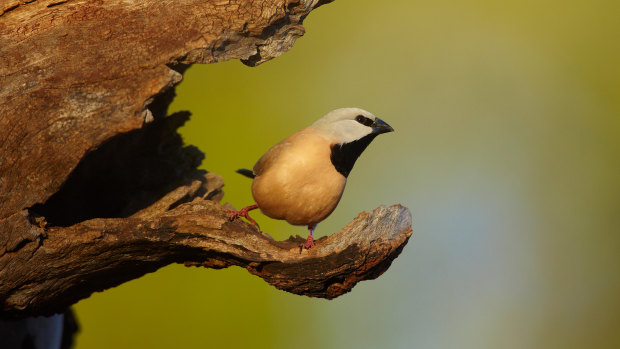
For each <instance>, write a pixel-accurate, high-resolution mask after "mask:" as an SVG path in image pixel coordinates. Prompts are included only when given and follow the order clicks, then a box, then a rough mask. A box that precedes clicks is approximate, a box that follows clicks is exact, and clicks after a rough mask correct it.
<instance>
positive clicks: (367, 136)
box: [226, 108, 394, 252]
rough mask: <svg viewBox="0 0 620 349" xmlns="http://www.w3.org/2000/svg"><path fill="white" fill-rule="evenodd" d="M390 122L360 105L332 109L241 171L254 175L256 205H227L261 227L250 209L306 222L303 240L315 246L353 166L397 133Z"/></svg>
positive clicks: (307, 245)
mask: <svg viewBox="0 0 620 349" xmlns="http://www.w3.org/2000/svg"><path fill="white" fill-rule="evenodd" d="M393 131H394V129H393V128H392V127H391V126H390V125H388V124H387V123H386V122H385V121H383V120H381V119H379V118H377V117H376V116H374V115H373V114H371V113H370V112H368V111H366V110H363V109H360V108H339V109H335V110H332V111H330V112H329V113H327V114H326V115H325V116H323V117H322V118H320V119H319V120H318V121H316V122H315V123H313V124H312V125H310V126H309V127H307V128H304V129H303V130H301V131H298V132H296V133H294V134H292V135H291V136H289V137H287V138H285V139H284V140H282V141H280V142H279V143H277V144H276V145H274V146H272V147H271V148H269V150H267V152H266V153H265V154H264V155H263V156H261V157H260V159H259V160H258V161H257V162H256V164H255V165H254V167H253V169H252V170H247V169H240V170H238V171H237V172H238V173H240V174H243V175H245V176H247V177H250V178H252V179H253V181H252V196H253V198H254V201H255V204H253V205H250V206H247V207H244V208H243V209H241V210H238V211H236V210H227V211H226V212H227V213H228V214H230V217H229V219H230V220H231V221H232V220H235V219H237V218H240V217H244V218H246V219H247V220H248V221H250V222H251V223H252V224H253V225H255V226H256V227H257V228H258V229H259V230H260V227H259V226H258V223H257V222H256V221H255V220H254V219H252V218H251V217H250V216H249V211H251V210H255V209H260V211H261V212H262V213H263V214H264V215H266V216H268V217H270V218H273V219H279V220H285V221H286V222H288V223H289V224H292V225H296V226H307V227H308V237H307V239H306V242H305V243H303V244H302V245H300V252H301V251H302V248H303V249H310V248H311V247H312V246H314V236H313V234H314V231H315V229H316V227H317V224H319V223H320V222H321V221H323V220H324V219H325V218H327V217H328V216H329V215H330V214H331V213H332V212H333V211H334V209H335V208H336V206H338V203H339V202H340V198H341V197H342V194H343V192H344V188H345V185H346V183H347V178H348V177H349V174H350V172H351V170H352V169H353V165H354V164H355V161H356V160H357V159H358V157H359V156H360V155H361V154H362V152H363V151H364V150H365V149H366V147H368V145H369V144H370V143H371V142H372V141H373V140H374V139H375V137H376V136H378V135H380V134H383V133H387V132H393Z"/></svg>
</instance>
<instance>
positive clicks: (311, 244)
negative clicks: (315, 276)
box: [299, 235, 314, 253]
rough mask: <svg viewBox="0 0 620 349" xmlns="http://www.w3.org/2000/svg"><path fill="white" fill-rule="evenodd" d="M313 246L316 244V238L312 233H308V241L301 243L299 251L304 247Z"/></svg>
mask: <svg viewBox="0 0 620 349" xmlns="http://www.w3.org/2000/svg"><path fill="white" fill-rule="evenodd" d="M312 246H314V238H313V237H312V235H308V238H307V239H306V242H304V243H303V244H301V245H299V253H301V251H302V250H303V249H306V250H309V249H310V248H311V247H312Z"/></svg>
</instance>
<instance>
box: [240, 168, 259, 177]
mask: <svg viewBox="0 0 620 349" xmlns="http://www.w3.org/2000/svg"><path fill="white" fill-rule="evenodd" d="M235 172H237V173H238V174H240V175H244V176H246V177H248V178H254V177H256V175H255V174H254V171H252V170H248V169H246V168H240V169H238V170H237V171H235Z"/></svg>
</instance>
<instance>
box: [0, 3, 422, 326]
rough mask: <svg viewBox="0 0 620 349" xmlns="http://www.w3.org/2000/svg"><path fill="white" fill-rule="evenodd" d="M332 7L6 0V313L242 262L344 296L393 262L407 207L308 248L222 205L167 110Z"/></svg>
mask: <svg viewBox="0 0 620 349" xmlns="http://www.w3.org/2000/svg"><path fill="white" fill-rule="evenodd" d="M326 2H329V1H321V0H256V1H249V0H245V1H244V0H177V1H160V0H140V1H138V0H129V1H128V0H122V1H121V0H111V1H86V0H74V1H73V0H48V1H43V0H35V1H30V2H26V1H22V0H2V1H1V2H0V203H1V205H0V311H1V312H2V313H1V315H2V317H4V318H19V317H26V316H36V315H49V314H53V313H57V312H63V311H65V309H66V308H67V306H69V305H70V304H72V303H74V302H76V301H78V300H79V299H82V298H85V297H88V296H89V295H90V294H91V293H92V292H95V291H100V290H104V289H106V288H109V287H112V286H115V285H118V284H120V283H123V282H125V281H128V280H131V279H134V278H137V277H139V276H141V275H143V274H145V273H148V272H152V271H155V270H157V269H158V268H160V267H162V266H164V265H167V264H169V263H185V264H186V265H198V266H205V267H210V268H224V267H227V266H230V265H238V266H242V267H244V268H246V269H247V270H248V271H250V272H251V273H253V274H255V275H258V276H259V277H262V278H263V279H265V280H266V281H267V282H269V283H270V284H272V285H274V286H275V287H277V288H280V289H283V290H286V291H289V292H293V293H297V294H304V295H308V296H315V297H324V298H333V297H337V296H338V295H340V294H343V293H345V292H348V291H349V290H350V289H351V288H352V287H353V286H354V285H355V284H356V283H357V282H358V281H360V280H364V279H372V278H375V277H377V276H379V275H380V274H381V273H382V272H383V271H385V270H386V269H387V268H388V267H389V265H390V263H391V261H392V260H393V259H394V258H396V257H397V256H398V254H399V253H400V251H401V250H402V248H403V247H404V246H405V244H406V242H407V240H408V239H409V237H410V236H411V216H410V214H409V212H408V210H407V209H406V208H404V207H402V206H399V205H396V206H392V207H389V208H385V207H380V208H378V209H376V210H374V211H373V212H371V213H362V214H360V216H359V217H357V218H356V219H355V220H354V221H353V222H351V223H350V224H349V225H347V226H346V227H345V228H343V229H342V230H341V231H340V232H339V233H337V234H334V235H332V236H330V237H328V238H324V239H321V240H319V241H318V243H317V245H316V246H315V248H313V249H311V250H309V251H304V253H303V254H300V253H299V249H298V247H297V246H298V245H297V244H298V242H297V241H295V239H290V240H289V241H282V242H277V241H274V240H273V239H271V238H270V237H269V236H267V235H264V234H262V233H260V232H258V231H256V230H255V229H254V228H253V227H251V226H250V225H248V224H246V223H243V222H240V221H235V222H229V221H228V220H227V216H226V214H225V213H224V210H223V209H222V207H221V206H220V205H219V204H218V203H217V202H218V201H219V199H220V198H221V196H222V191H221V188H222V185H223V182H222V180H221V178H220V177H219V176H217V175H215V174H212V173H207V172H205V171H202V170H198V169H197V166H198V165H199V164H200V162H201V161H202V157H203V155H202V153H201V152H200V151H199V150H198V149H196V148H195V147H192V146H184V145H183V143H182V140H181V138H180V136H179V135H178V134H177V132H176V130H177V128H178V127H179V126H180V125H182V124H183V122H185V121H186V120H187V118H188V117H189V113H187V112H182V113H176V114H173V115H167V108H168V105H169V103H170V102H171V100H172V98H173V97H174V86H175V85H176V84H177V83H179V82H180V80H181V78H182V73H183V71H184V70H185V68H186V67H187V66H188V65H190V64H193V63H215V62H219V61H224V60H228V59H240V60H242V61H243V62H244V63H245V64H247V65H250V66H254V65H257V64H260V63H262V62H264V61H266V60H269V59H272V58H274V57H277V56H278V55H280V54H281V53H283V52H284V51H286V50H288V49H289V48H290V47H291V46H292V45H293V43H294V41H295V39H297V38H298V37H300V36H301V35H303V33H304V29H303V27H302V21H303V19H304V18H305V17H306V16H307V15H308V13H309V12H310V11H311V10H313V9H314V8H316V7H318V6H319V5H321V4H323V3H326Z"/></svg>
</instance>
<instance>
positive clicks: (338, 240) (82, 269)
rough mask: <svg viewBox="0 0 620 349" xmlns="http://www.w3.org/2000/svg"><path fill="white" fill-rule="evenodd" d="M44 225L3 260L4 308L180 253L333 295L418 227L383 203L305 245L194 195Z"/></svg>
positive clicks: (61, 301)
mask: <svg viewBox="0 0 620 349" xmlns="http://www.w3.org/2000/svg"><path fill="white" fill-rule="evenodd" d="M46 233H47V234H46V235H47V236H46V238H45V239H44V240H43V241H42V242H41V244H40V245H33V244H31V245H30V246H29V247H28V253H29V257H28V263H24V261H23V260H19V259H12V260H10V259H9V260H8V264H4V265H2V267H1V268H0V279H2V280H3V282H2V284H0V299H3V301H2V304H1V306H2V310H3V315H4V316H8V317H21V316H26V315H31V314H52V313H55V312H59V311H63V310H64V309H65V308H66V307H67V306H68V305H70V304H72V303H74V302H76V301H78V300H79V299H82V298H85V297H88V296H89V295H90V294H91V293H92V292H95V291H101V290H103V289H105V288H109V287H112V286H116V285H118V284H120V283H122V282H125V281H127V280H131V279H134V278H136V277H138V276H141V275H143V274H145V273H148V272H152V271H155V270H157V269H158V268H160V267H162V266H164V265H167V264H169V263H174V262H177V263H185V264H186V265H188V266H190V265H196V266H204V267H210V268H225V267H228V266H231V265H236V266H240V267H243V268H246V269H247V270H248V271H249V272H251V273H252V274H255V275H257V276H259V277H261V278H263V279H264V280H265V281H267V282H268V283H269V284H271V285H273V286H275V287H277V288H279V289H282V290H285V291H288V292H292V293H295V294H301V295H307V296H313V297H323V298H328V299H331V298H334V297H337V296H339V295H341V294H344V293H346V292H348V291H350V290H351V288H352V287H353V286H355V284H357V283H358V282H359V281H361V280H367V279H374V278H376V277H378V276H379V275H381V274H382V273H383V272H384V271H385V270H387V268H388V267H389V266H390V264H391V262H392V261H393V260H394V258H396V257H397V256H398V255H399V254H400V252H401V251H402V249H403V247H404V246H405V244H406V243H407V241H408V239H409V237H410V236H411V234H412V230H411V215H410V213H409V210H408V209H407V208H405V207H402V206H400V205H394V206H391V207H379V208H377V209H375V210H373V211H372V212H370V213H366V212H363V213H360V214H359V216H358V217H356V218H355V219H354V220H353V221H352V222H351V223H349V224H348V225H347V226H346V227H344V228H343V229H342V230H341V231H339V232H338V233H335V234H333V235H331V236H329V237H324V238H321V239H319V240H317V242H316V245H315V246H314V247H313V248H312V249H310V250H303V251H301V249H300V248H299V244H300V243H302V242H303V241H305V239H304V238H301V237H299V236H298V237H297V238H295V239H289V240H287V241H275V240H273V239H272V238H271V237H270V236H269V235H267V234H264V233H261V232H259V231H257V230H256V229H255V228H254V227H253V226H251V225H250V224H248V223H247V222H243V221H240V220H235V221H232V222H231V221H229V219H228V214H226V213H225V211H224V209H223V208H222V206H221V205H219V204H217V203H215V202H213V201H208V200H203V199H200V198H197V199H195V200H194V201H192V202H189V203H185V204H182V205H180V206H178V207H176V208H175V209H172V210H170V211H168V212H167V213H165V214H161V215H160V214H155V215H154V216H152V215H150V214H148V213H142V214H140V215H137V216H136V217H130V218H128V219H118V218H110V219H99V218H98V219H93V220H89V221H84V222H82V223H79V224H76V225H73V226H71V227H69V228H50V229H48V230H47V232H46ZM68 234H70V236H71V238H70V239H68V238H67V235H68ZM5 262H6V260H5ZM32 265H36V266H38V267H37V268H36V269H35V268H33V267H32ZM8 270H10V271H8Z"/></svg>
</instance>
